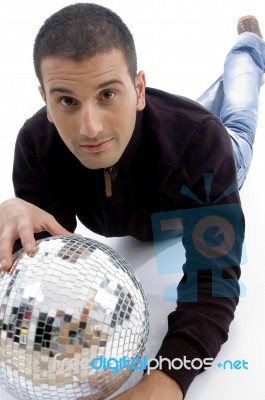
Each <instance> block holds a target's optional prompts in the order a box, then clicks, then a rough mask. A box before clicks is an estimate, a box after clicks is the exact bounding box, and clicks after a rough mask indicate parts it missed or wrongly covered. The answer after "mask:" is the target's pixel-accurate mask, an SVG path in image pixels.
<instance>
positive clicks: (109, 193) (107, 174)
mask: <svg viewBox="0 0 265 400" xmlns="http://www.w3.org/2000/svg"><path fill="white" fill-rule="evenodd" d="M104 179H105V194H106V196H107V197H111V196H112V184H111V176H110V169H109V168H104Z"/></svg>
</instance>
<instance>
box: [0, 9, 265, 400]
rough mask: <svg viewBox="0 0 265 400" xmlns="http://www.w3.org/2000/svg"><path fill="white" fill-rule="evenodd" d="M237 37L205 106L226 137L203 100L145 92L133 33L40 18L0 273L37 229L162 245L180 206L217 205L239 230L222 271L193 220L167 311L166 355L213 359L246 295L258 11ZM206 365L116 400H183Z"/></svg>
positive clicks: (4, 216)
mask: <svg viewBox="0 0 265 400" xmlns="http://www.w3.org/2000/svg"><path fill="white" fill-rule="evenodd" d="M238 30H239V33H240V36H239V39H238V41H237V42H236V44H235V46H234V48H233V49H232V51H231V52H230V53H229V56H228V58H227V60H226V64H225V68H224V74H223V76H222V77H221V78H220V79H219V80H218V81H217V82H216V84H215V85H214V86H213V87H211V88H210V90H209V91H207V92H206V93H205V94H204V95H203V96H202V98H201V99H200V101H201V103H203V104H205V105H207V107H209V108H211V109H212V110H213V111H215V112H217V111H218V116H220V117H221V118H222V121H223V122H224V123H225V125H226V127H227V129H228V130H229V134H228V133H227V130H226V129H225V128H224V126H223V125H222V124H221V122H220V120H219V119H218V118H217V117H215V116H214V115H213V114H212V113H211V112H209V111H208V110H207V109H205V108H203V107H201V106H200V105H198V104H197V103H195V102H192V101H190V100H188V99H185V98H181V97H178V96H173V95H170V94H168V93H164V92H161V91H158V90H155V89H150V88H146V87H145V75H144V73H143V72H142V71H140V72H138V73H137V65H136V54H135V48H134V43H133V38H132V36H131V34H130V32H129V31H128V29H127V27H126V26H125V25H124V23H123V22H122V21H121V20H120V18H119V17H118V16H117V15H116V14H114V13H113V12H111V11H110V10H107V9H105V8H103V7H101V6H98V5H92V4H76V5H73V6H70V7H66V8H64V9H62V10H60V11H59V12H58V13H55V14H54V15H53V16H51V17H50V18H49V19H48V20H47V21H46V22H45V24H44V25H43V27H42V28H41V29H40V31H39V33H38V35H37V38H36V41H35V46H34V65H35V70H36V74H37V77H38V79H39V81H40V93H41V95H42V97H43V99H44V101H45V103H46V107H45V108H43V109H42V110H40V111H38V112H37V113H36V114H35V115H34V116H33V117H32V118H30V119H29V120H28V121H27V122H26V123H25V125H24V126H23V127H22V129H21V131H20V133H19V136H18V139H17V144H16V151H15V160H14V171H13V179H14V187H15V193H16V196H17V198H15V199H10V200H7V201H6V202H4V203H3V204H2V205H1V208H0V221H1V222H0V235H1V241H0V260H1V266H2V269H3V270H8V269H9V268H10V265H11V262H12V255H11V254H12V249H13V245H14V242H15V240H16V239H18V238H20V239H21V243H22V246H23V247H24V249H25V250H26V252H28V253H29V254H30V253H31V252H32V251H33V250H34V246H35V239H34V233H35V234H37V235H36V237H37V238H39V237H43V236H47V235H48V234H50V235H60V234H69V233H73V232H74V230H75V227H76V216H78V218H79V219H80V220H81V222H82V223H83V224H84V225H85V226H87V227H88V228H89V229H91V230H93V231H95V232H97V233H99V234H102V235H105V236H124V235H131V236H134V237H136V238H138V239H140V240H150V239H152V238H153V229H152V222H151V216H152V215H157V214H159V213H163V212H171V211H172V212H174V211H175V210H184V211H183V214H181V215H184V216H186V215H187V214H188V213H189V212H190V211H189V210H195V211H194V213H193V214H192V215H193V217H194V218H195V219H196V218H197V215H201V214H200V213H203V212H204V210H208V208H207V207H205V205H206V206H209V205H211V204H216V205H217V206H218V207H220V208H219V209H220V210H222V221H224V220H225V221H230V220H233V218H234V219H236V224H235V225H236V226H237V228H236V232H234V233H236V234H234V233H233V232H231V231H229V229H228V226H230V225H231V224H230V225H229V224H224V225H223V226H222V229H223V232H222V234H223V235H224V236H225V238H227V240H228V247H229V246H230V247H229V251H226V252H224V258H225V262H224V264H222V262H223V258H222V257H221V254H219V255H218V256H217V255H215V256H214V257H212V258H211V257H204V258H203V257H201V258H200V259H198V258H197V256H199V252H195V250H194V248H195V247H196V246H195V245H194V243H197V242H196V240H197V236H196V235H195V236H194V235H193V233H192V231H191V229H190V224H191V223H192V220H193V218H188V221H186V220H185V223H184V228H183V244H184V246H185V249H186V263H185V265H184V266H183V271H184V277H183V279H182V281H181V284H180V285H179V287H178V307H177V309H176V310H175V311H173V312H172V313H171V314H170V315H169V317H168V325H169V327H168V333H167V335H166V337H165V339H164V341H163V343H162V344H161V347H160V349H158V352H157V357H159V356H162V357H167V358H169V359H174V358H184V357H186V358H187V359H189V360H193V359H195V358H199V359H201V360H203V359H205V358H210V357H215V356H216V354H217V353H218V351H219V349H220V346H221V345H222V343H223V342H224V341H225V340H226V339H227V333H228V328H229V324H230V322H231V320H232V319H233V315H234V310H235V307H236V305H237V301H238V296H239V287H238V284H237V280H238V278H239V275H240V271H239V264H240V257H241V246H242V241H243V228H242V224H241V223H240V201H239V195H238V189H237V185H235V182H236V179H237V176H236V173H238V185H239V186H241V185H242V183H243V181H244V179H245V176H246V172H247V169H248V168H249V163H250V159H251V149H252V144H253V140H254V133H255V125H256V119H257V101H258V93H259V88H260V85H261V80H262V75H263V73H264V52H265V50H264V42H263V40H262V38H261V33H260V31H259V27H258V22H257V20H256V19H255V18H254V17H247V18H244V19H243V20H241V21H240V23H239V25H238ZM243 31H246V32H250V33H244V34H241V33H242V32H243ZM238 57H240V62H238ZM238 64H239V66H240V68H241V73H240V74H238V73H237V71H236V69H237V68H238V67H239V66H238ZM246 77H249V80H248V79H246ZM242 79H244V85H243V86H242V85H241V83H242V82H243V81H242ZM235 87H236V89H235ZM249 88H250V90H249ZM231 89H232V91H231ZM238 90H243V93H240V95H239V93H238ZM245 93H247V94H248V95H249V93H253V94H251V95H249V97H248V98H246V96H243V94H245ZM242 100H244V101H242ZM239 103H240V104H239ZM243 103H244V104H243ZM250 103H251V104H250ZM216 110H217V111H216ZM231 139H232V140H231ZM235 161H236V165H235ZM234 205H236V206H237V207H236V208H234V207H233V206H234ZM235 210H237V212H238V213H237V214H236V215H234V214H235V213H234V212H235ZM186 211H187V212H186ZM204 217H205V218H207V213H206V214H205V215H204ZM185 218H186V217H185ZM185 218H184V219H185ZM218 218H219V217H218ZM202 220H203V219H202ZM216 220H217V219H216ZM220 220H221V218H219V219H218V221H220ZM199 222H200V221H199V220H198V223H199ZM217 225H218V224H217ZM199 236H200V235H199ZM219 238H220V237H219ZM193 239H194V240H193ZM217 239H218V238H217ZM231 243H232V245H231ZM214 244H216V243H213V245H214ZM18 246H19V243H18V242H17V243H16V246H15V248H17V247H18ZM198 246H199V247H200V246H202V244H200V245H198ZM213 247H214V246H213ZM216 247H217V248H218V246H216ZM200 249H201V250H202V248H200ZM221 258H222V262H221V261H220V259H221ZM209 259H210V261H211V263H210V265H209V263H208V261H209ZM198 260H200V261H198ZM202 260H204V261H202ZM224 266H225V268H224ZM194 271H195V272H196V279H195V280H192V282H191V279H190V278H191V277H194ZM202 370H203V368H202V369H201V371H202ZM201 371H198V370H197V369H185V368H182V369H179V370H172V369H169V368H167V366H166V365H163V369H162V370H159V369H157V370H154V371H152V373H151V374H150V375H145V376H144V377H143V378H142V380H141V381H140V382H139V383H138V384H137V385H136V386H135V387H134V388H132V389H130V390H129V391H126V392H125V393H123V394H121V395H119V396H118V397H116V399H117V400H123V399H126V400H128V399H129V400H130V399H131V400H136V399H137V400H141V399H145V400H146V399H150V400H151V399H154V400H158V399H159V400H160V399H161V398H163V399H164V400H169V399H177V400H178V399H182V398H183V396H185V394H186V392H187V390H188V387H189V385H190V384H191V382H192V380H193V379H194V378H195V376H196V375H197V374H198V373H199V372H201Z"/></svg>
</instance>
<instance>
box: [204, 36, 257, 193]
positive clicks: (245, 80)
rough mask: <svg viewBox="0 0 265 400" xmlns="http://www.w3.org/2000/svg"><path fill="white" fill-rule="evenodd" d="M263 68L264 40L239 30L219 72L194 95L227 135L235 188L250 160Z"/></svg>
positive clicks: (243, 177)
mask: <svg viewBox="0 0 265 400" xmlns="http://www.w3.org/2000/svg"><path fill="white" fill-rule="evenodd" d="M264 72H265V42H264V41H263V40H262V39H261V38H260V37H259V36H258V35H255V34H254V33H243V34H241V35H239V36H238V38H237V40H236V42H235V44H234V46H233V47H232V49H231V51H230V52H229V54H228V55H227V58H226V60H225V64H224V72H223V74H222V75H221V76H220V77H219V78H218V79H217V80H216V81H215V82H214V83H213V84H212V85H211V86H210V87H209V89H207V90H206V92H204V93H203V94H202V95H201V96H200V97H199V98H198V99H197V102H198V103H200V104H201V105H203V106H204V107H206V108H207V109H208V110H210V111H212V112H213V113H214V114H216V115H217V116H218V117H219V118H220V119H221V121H222V123H223V124H224V126H225V127H226V129H227V131H228V133H229V134H230V136H231V139H232V145H233V149H234V154H235V162H236V168H237V178H238V186H239V188H240V187H241V186H242V185H243V182H244V180H245V178H246V175H247V172H248V170H249V167H250V163H251V158H252V147H253V143H254V139H255V132H256V127H257V121H258V101H259V91H260V87H261V84H262V78H263V74H264Z"/></svg>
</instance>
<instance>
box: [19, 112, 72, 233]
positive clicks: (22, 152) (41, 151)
mask: <svg viewBox="0 0 265 400" xmlns="http://www.w3.org/2000/svg"><path fill="white" fill-rule="evenodd" d="M40 119H41V120H42V121H45V119H44V118H43V117H42V118H40V116H39V115H37V116H36V117H32V118H31V119H30V120H28V121H27V122H26V123H25V124H24V126H23V127H22V128H21V130H20V132H19V134H18V137H17V140H16V145H15V152H14V162H13V185H14V192H15V196H16V197H19V198H21V199H23V200H25V201H27V202H29V203H32V204H34V205H36V206H37V207H39V208H41V209H43V210H45V211H47V212H48V213H50V214H52V215H53V216H54V217H55V219H56V220H57V221H58V222H59V223H60V224H61V225H63V226H64V227H65V228H66V229H67V230H69V231H72V232H73V231H74V230H75V228H76V216H75V211H74V205H73V203H72V204H71V207H70V201H69V198H70V196H67V191H66V188H67V183H66V182H63V181H62V182H60V180H59V179H57V177H58V175H59V171H60V168H62V167H61V165H62V164H63V162H65V163H67V159H64V160H63V158H64V155H62V152H61V151H60V148H59V147H58V141H57V139H56V136H55V135H54V133H53V127H52V126H49V125H48V124H47V123H46V121H45V123H43V122H42V125H44V126H41V124H40V122H39V120H40ZM50 125H51V124H50ZM53 137H54V138H53ZM45 236H49V234H48V233H47V232H44V233H40V234H36V239H38V238H42V237H45Z"/></svg>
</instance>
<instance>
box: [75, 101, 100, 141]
mask: <svg viewBox="0 0 265 400" xmlns="http://www.w3.org/2000/svg"><path fill="white" fill-rule="evenodd" d="M102 130H103V124H102V121H101V113H100V110H98V109H97V107H93V106H91V105H87V106H84V107H82V110H81V121H80V135H82V136H87V137H88V138H90V139H93V138H95V137H96V136H97V135H98V133H99V132H101V131H102Z"/></svg>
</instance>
